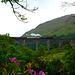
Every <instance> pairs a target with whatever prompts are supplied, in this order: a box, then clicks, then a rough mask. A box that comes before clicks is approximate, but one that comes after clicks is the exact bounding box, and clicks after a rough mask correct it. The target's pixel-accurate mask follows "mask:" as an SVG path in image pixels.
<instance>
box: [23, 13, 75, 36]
mask: <svg viewBox="0 0 75 75" xmlns="http://www.w3.org/2000/svg"><path fill="white" fill-rule="evenodd" d="M32 33H33V34H40V35H41V36H53V35H56V36H62V35H64V36H66V35H68V34H75V15H74V14H71V15H66V16H63V17H60V18H56V19H53V20H51V21H47V22H45V23H42V24H40V25H38V26H37V27H36V28H35V29H32V30H30V31H28V32H26V33H25V34H24V35H23V36H22V37H27V36H31V34H32Z"/></svg>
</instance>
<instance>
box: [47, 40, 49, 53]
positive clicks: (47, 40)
mask: <svg viewBox="0 0 75 75" xmlns="http://www.w3.org/2000/svg"><path fill="white" fill-rule="evenodd" d="M47 46H48V53H49V40H47Z"/></svg>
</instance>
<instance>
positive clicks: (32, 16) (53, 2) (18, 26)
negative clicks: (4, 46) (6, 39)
mask: <svg viewBox="0 0 75 75" xmlns="http://www.w3.org/2000/svg"><path fill="white" fill-rule="evenodd" d="M0 1H1V0H0ZM61 1H74V0H28V3H29V7H30V8H33V7H39V9H38V10H37V11H35V13H31V12H28V11H25V10H21V12H22V13H24V14H26V17H27V18H28V23H22V22H21V21H19V20H18V19H17V18H16V17H15V15H14V14H13V12H12V9H11V7H10V6H9V4H8V5H6V4H4V3H0V34H6V33H9V34H10V36H18V37H20V36H22V35H23V34H24V33H25V32H27V31H29V30H31V29H33V28H35V27H36V26H38V25H39V24H40V23H43V22H46V21H49V20H52V19H54V18H57V17H61V16H64V15H68V14H74V13H75V7H73V6H71V7H68V8H64V9H62V8H61V7H60V6H61Z"/></svg>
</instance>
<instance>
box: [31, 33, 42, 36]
mask: <svg viewBox="0 0 75 75" xmlns="http://www.w3.org/2000/svg"><path fill="white" fill-rule="evenodd" d="M30 35H31V36H41V35H40V34H35V33H31V34H30Z"/></svg>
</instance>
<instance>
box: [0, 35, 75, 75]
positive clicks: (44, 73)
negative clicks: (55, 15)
mask: <svg viewBox="0 0 75 75" xmlns="http://www.w3.org/2000/svg"><path fill="white" fill-rule="evenodd" d="M74 74H75V44H73V45H72V46H71V45H70V44H69V43H66V44H64V45H63V46H62V48H61V51H59V48H58V46H56V45H55V46H53V45H51V46H50V53H49V54H48V51H47V48H46V46H43V45H42V44H40V45H39V47H38V52H37V54H36V51H35V50H33V49H31V48H29V47H28V46H27V45H23V46H20V45H17V44H15V43H14V40H13V39H11V38H10V36H9V35H7V34H6V35H0V75H74Z"/></svg>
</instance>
